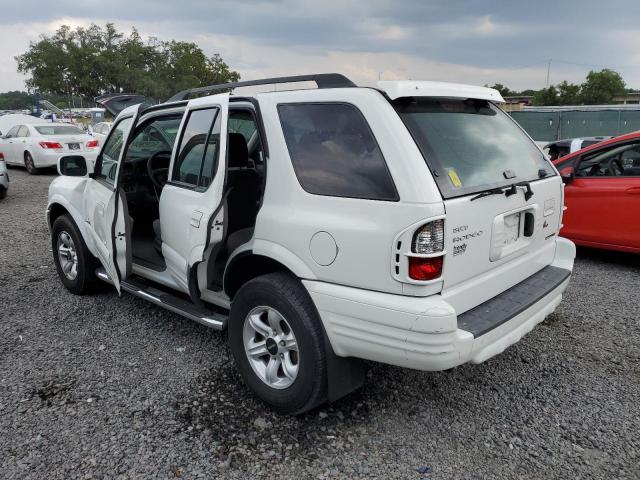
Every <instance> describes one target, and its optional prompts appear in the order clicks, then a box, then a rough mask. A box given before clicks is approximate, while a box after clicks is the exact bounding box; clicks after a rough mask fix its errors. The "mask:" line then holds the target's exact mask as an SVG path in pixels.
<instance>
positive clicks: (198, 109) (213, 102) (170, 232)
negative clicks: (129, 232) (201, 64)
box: [160, 93, 229, 297]
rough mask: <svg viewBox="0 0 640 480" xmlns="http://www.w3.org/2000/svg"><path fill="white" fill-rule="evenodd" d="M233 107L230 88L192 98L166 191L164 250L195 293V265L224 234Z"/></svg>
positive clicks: (181, 279) (162, 204)
mask: <svg viewBox="0 0 640 480" xmlns="http://www.w3.org/2000/svg"><path fill="white" fill-rule="evenodd" d="M228 110H229V94H228V93H224V94H219V95H210V96H207V97H203V98H196V99H193V100H190V101H189V104H188V105H187V110H186V112H185V114H184V118H183V120H182V124H181V126H180V132H179V134H178V141H177V142H175V145H174V149H173V154H172V156H171V165H170V167H169V181H168V182H167V184H166V185H165V186H164V188H163V189H162V194H161V196H160V229H161V237H162V254H163V256H164V258H165V261H166V264H167V269H168V272H169V273H170V274H171V276H172V277H173V279H174V280H175V281H176V283H177V284H178V285H179V286H180V288H181V289H182V290H183V291H185V292H187V293H190V294H191V295H192V297H193V296H194V295H197V296H199V292H198V291H197V280H196V278H195V277H196V274H195V268H193V267H195V266H197V264H198V263H200V262H202V261H203V260H204V258H205V252H206V251H207V249H208V248H209V247H210V246H214V245H216V244H219V243H220V242H221V241H222V240H223V238H224V218H225V212H224V210H225V209H224V202H223V196H224V184H225V172H226V150H227V118H228ZM190 280H191V281H192V285H191V289H190V288H189V287H190Z"/></svg>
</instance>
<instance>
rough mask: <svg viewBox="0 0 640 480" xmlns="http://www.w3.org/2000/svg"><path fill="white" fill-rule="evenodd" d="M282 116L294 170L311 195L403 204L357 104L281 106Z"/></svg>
mask: <svg viewBox="0 0 640 480" xmlns="http://www.w3.org/2000/svg"><path fill="white" fill-rule="evenodd" d="M278 113H279V115H280V123H281V124H282V130H283V132H284V137H285V140H286V142H287V148H288V150H289V156H290V157H291V161H292V163H293V169H294V170H295V172H296V176H297V177H298V181H299V182H300V185H301V186H302V188H304V189H305V190H306V191H307V192H309V193H313V194H316V195H329V196H334V197H349V198H362V199H369V200H388V201H397V200H398V193H397V192H396V188H395V185H394V183H393V180H392V178H391V174H390V173H389V170H388V168H387V164H386V162H385V160H384V157H383V156H382V152H381V151H380V148H379V147H378V144H377V142H376V139H375V137H374V136H373V132H372V131H371V129H370V128H369V125H368V124H367V122H366V120H365V118H364V116H363V115H362V113H361V112H360V110H358V109H357V108H356V107H355V106H354V105H350V104H345V103H296V104H282V105H279V106H278Z"/></svg>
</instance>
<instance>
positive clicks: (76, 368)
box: [0, 168, 640, 480]
mask: <svg viewBox="0 0 640 480" xmlns="http://www.w3.org/2000/svg"><path fill="white" fill-rule="evenodd" d="M10 175H11V179H12V182H11V188H10V190H9V195H8V197H7V199H6V200H4V201H1V202H0V317H1V321H0V478H4V479H21V480H22V479H75V478H123V479H124V478H127V479H128V478H140V479H149V478H185V479H191V478H221V477H223V478H232V479H235V478H275V477H279V478H362V479H372V478H381V479H388V478H403V479H406V478H408V479H411V478H416V479H417V478H421V477H427V478H434V479H441V478H447V479H448V478H467V479H471V478H522V479H533V478H640V473H639V466H640V456H639V454H638V451H639V450H640V440H639V437H638V435H637V432H638V431H639V430H640V418H639V417H640V413H639V411H640V409H639V407H638V403H639V401H640V370H639V368H638V359H639V351H640V350H639V348H638V347H639V346H640V328H639V325H638V319H639V318H640V292H639V291H638V286H639V285H640V282H639V280H640V257H638V256H632V255H620V254H612V253H606V252H598V251H593V250H580V251H579V256H578V259H577V264H576V268H575V272H574V277H573V280H572V283H571V285H570V287H569V289H568V290H567V293H566V297H565V299H564V301H563V302H562V304H561V305H560V307H559V309H558V310H557V312H556V313H555V314H554V315H552V316H551V317H549V318H548V319H547V320H546V321H545V322H544V323H543V324H542V325H540V326H539V327H538V328H537V329H536V330H534V331H533V332H532V333H530V334H529V335H527V336H526V337H525V338H524V339H523V340H522V341H521V342H520V343H518V344H517V345H515V346H513V347H511V348H509V349H508V350H507V351H506V352H504V353H503V354H502V355H499V356H498V357H496V358H494V359H492V360H490V361H488V362H486V363H485V364H482V365H468V366H463V367H459V368H456V369H454V370H452V371H450V372H441V373H424V372H414V371H409V370H403V369H399V368H394V367H389V366H384V365H374V366H372V368H371V370H370V372H369V377H368V381H367V384H366V386H365V388H364V389H363V390H361V391H360V392H357V393H355V394H353V395H351V396H350V397H348V398H346V399H343V400H341V401H339V402H337V403H335V404H333V405H331V406H329V407H324V408H322V409H320V410H317V411H315V412H311V413H309V414H307V415H305V416H302V417H299V418H287V417H279V416H277V415H275V414H273V413H272V412H270V411H269V410H268V409H267V408H265V407H264V406H263V405H261V404H260V403H258V402H256V401H255V400H254V399H253V398H252V396H251V394H250V393H249V392H248V391H247V390H246V389H245V387H244V386H243V385H242V383H241V382H240V379H239V377H238V375H237V374H236V372H235V370H234V366H233V361H232V360H231V356H230V353H229V351H228V349H227V346H226V343H225V339H224V337H223V335H221V334H220V333H217V332H213V331H210V330H207V329H206V328H205V327H202V326H200V325H197V324H195V323H191V322H189V321H187V320H184V319H182V318H181V317H179V316H177V315H174V314H171V313H168V312H165V311H163V310H161V309H159V308H157V307H154V306H152V305H150V304H148V303H145V302H143V301H142V300H139V299H136V298H134V297H132V296H128V295H126V294H125V295H124V296H123V298H118V297H117V295H116V294H115V291H109V290H106V291H105V292H104V293H101V294H97V295H93V296H87V297H77V296H74V295H71V294H70V293H68V292H67V291H66V290H65V289H64V288H63V287H62V284H61V283H60V282H59V281H58V278H57V275H56V272H55V267H54V265H53V261H52V258H51V252H50V246H49V236H48V231H47V228H46V224H45V219H44V210H45V205H46V193H47V186H48V184H49V182H50V181H51V180H52V178H53V176H52V175H51V174H45V175H39V176H35V177H31V176H29V175H27V174H26V173H25V172H24V171H22V170H18V169H15V168H14V169H12V170H11V171H10ZM421 467H423V468H425V469H426V470H427V473H425V474H424V475H421V474H420V473H418V472H417V471H416V469H418V468H421ZM429 472H430V473H429Z"/></svg>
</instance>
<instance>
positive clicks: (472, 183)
mask: <svg viewBox="0 0 640 480" xmlns="http://www.w3.org/2000/svg"><path fill="white" fill-rule="evenodd" d="M394 107H395V109H396V111H397V112H398V113H399V114H400V117H401V118H402V120H403V121H404V123H405V125H406V126H407V128H408V129H409V131H410V132H411V135H412V136H413V138H414V140H415V141H416V143H417V144H418V147H419V148H420V151H421V152H422V155H423V156H424V158H425V160H426V162H427V164H428V165H429V167H430V168H431V171H432V172H433V174H434V177H435V180H436V182H437V183H438V187H439V188H440V192H441V193H442V196H443V197H444V198H452V197H458V196H461V195H468V194H471V193H474V192H478V191H482V190H486V189H489V188H496V187H501V186H506V185H511V184H513V183H516V182H521V181H531V180H537V179H539V178H542V177H545V176H550V175H553V168H552V167H551V164H550V163H549V162H548V161H547V160H546V159H545V158H544V155H543V154H542V152H540V150H539V149H538V148H537V147H536V145H535V144H534V143H533V142H532V141H531V140H530V139H529V138H528V137H527V136H526V135H525V134H524V133H523V132H522V130H521V129H520V128H519V127H518V126H517V125H516V124H515V122H514V121H513V120H512V119H511V118H510V117H509V115H507V114H506V113H504V112H503V111H502V110H500V109H499V108H498V107H496V106H495V105H493V104H492V103H490V102H488V101H486V100H473V99H467V100H462V99H460V100H457V99H443V98H425V97H422V98H401V99H398V100H396V101H395V102H394Z"/></svg>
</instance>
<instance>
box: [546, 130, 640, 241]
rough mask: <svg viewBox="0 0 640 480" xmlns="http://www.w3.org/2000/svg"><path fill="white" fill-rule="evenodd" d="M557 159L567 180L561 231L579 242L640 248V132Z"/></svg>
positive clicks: (558, 166) (561, 172)
mask: <svg viewBox="0 0 640 480" xmlns="http://www.w3.org/2000/svg"><path fill="white" fill-rule="evenodd" d="M553 163H554V164H555V166H556V168H557V169H558V170H559V171H560V174H561V175H562V178H563V180H564V182H565V190H564V191H565V205H566V206H567V210H566V211H565V212H564V218H563V223H564V227H563V229H562V230H561V232H560V234H561V235H562V236H564V237H567V238H569V239H571V240H573V241H574V242H575V243H576V244H578V245H584V246H587V247H597V248H605V249H608V250H620V251H623V252H632V253H640V131H639V132H634V133H630V134H627V135H622V136H620V137H616V138H612V139H610V140H606V141H604V142H600V143H597V144H595V145H592V146H590V147H587V148H583V149H582V150H578V151H577V152H574V153H571V154H569V155H567V156H564V157H562V158H559V159H557V160H555V161H554V162H553Z"/></svg>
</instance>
